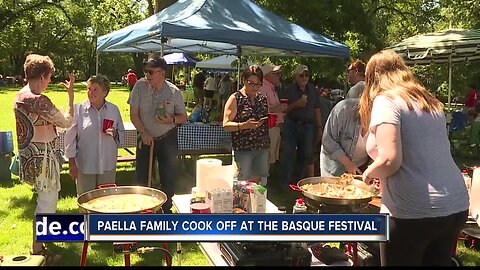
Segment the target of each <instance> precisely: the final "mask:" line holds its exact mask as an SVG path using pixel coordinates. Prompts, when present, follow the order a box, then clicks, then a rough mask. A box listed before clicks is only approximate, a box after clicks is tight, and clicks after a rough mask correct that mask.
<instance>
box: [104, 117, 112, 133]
mask: <svg viewBox="0 0 480 270" xmlns="http://www.w3.org/2000/svg"><path fill="white" fill-rule="evenodd" d="M111 127H113V120H111V119H103V127H102V131H103V132H106V131H107V129H109V128H111Z"/></svg>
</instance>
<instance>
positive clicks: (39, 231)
mask: <svg viewBox="0 0 480 270" xmlns="http://www.w3.org/2000/svg"><path fill="white" fill-rule="evenodd" d="M86 217H87V216H85V215H78V214H72V215H60V214H50V215H43V214H40V215H36V217H35V236H36V240H37V241H40V242H81V241H84V240H85V232H84V230H85V224H86V222H85V220H86Z"/></svg>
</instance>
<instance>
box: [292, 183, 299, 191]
mask: <svg viewBox="0 0 480 270" xmlns="http://www.w3.org/2000/svg"><path fill="white" fill-rule="evenodd" d="M289 186H290V188H291V189H292V190H295V191H302V189H301V188H299V187H298V186H297V185H294V184H290V185H289Z"/></svg>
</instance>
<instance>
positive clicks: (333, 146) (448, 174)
mask: <svg viewBox="0 0 480 270" xmlns="http://www.w3.org/2000/svg"><path fill="white" fill-rule="evenodd" d="M166 69H167V64H166V62H165V60H164V59H163V58H162V57H158V56H157V57H152V58H150V59H149V60H148V61H147V62H146V67H145V77H144V78H141V79H138V80H137V81H136V82H135V84H134V85H133V87H132V89H131V92H130V97H129V100H128V103H129V105H130V120H131V122H132V123H133V125H134V126H135V128H136V130H137V132H138V144H137V149H136V156H137V162H136V183H137V184H138V185H140V186H146V185H148V180H149V177H150V176H149V171H150V169H151V168H149V160H150V159H151V156H150V155H152V154H153V156H154V157H156V158H157V159H158V161H159V162H158V167H159V168H158V172H159V174H160V182H161V186H162V187H161V189H162V191H163V192H165V194H166V195H167V202H166V203H165V204H164V205H163V211H164V212H166V213H171V206H172V201H171V198H172V196H173V195H174V191H175V183H176V177H177V168H176V164H177V161H176V157H177V152H178V139H177V126H178V125H181V124H183V123H185V122H186V121H187V113H186V108H185V103H184V100H183V97H182V93H181V91H180V90H179V89H178V88H177V87H176V86H175V85H174V84H172V83H170V82H168V81H167V80H166V75H165V71H166ZM24 70H25V76H26V78H27V84H26V85H25V86H24V87H23V88H22V89H21V90H20V91H19V92H18V94H17V96H16V98H15V107H14V111H15V117H16V124H17V139H18V145H19V154H20V179H21V180H22V181H24V182H27V183H30V184H32V185H33V186H34V187H35V191H36V198H37V199H36V201H37V207H36V210H35V213H55V211H56V204H57V201H58V192H59V190H60V188H61V187H60V181H59V178H60V162H61V157H59V154H58V153H59V152H60V151H59V150H60V149H56V144H55V140H56V137H57V136H56V127H63V128H67V129H68V132H67V146H66V156H67V158H69V165H70V175H71V177H72V179H73V180H75V181H76V186H77V193H78V195H79V194H81V193H83V192H87V191H89V190H92V189H94V188H95V187H96V186H98V185H99V184H102V183H105V182H109V181H115V180H114V179H115V165H116V156H117V149H118V147H120V146H121V145H122V143H123V137H124V127H123V121H122V118H121V116H120V113H119V110H118V108H117V106H115V105H114V104H112V103H110V102H108V101H106V97H107V95H108V93H109V89H110V82H109V81H108V79H107V78H106V77H104V76H101V75H99V76H92V77H91V78H90V79H89V80H88V81H87V100H86V101H84V102H82V103H78V104H75V105H74V100H73V82H74V81H75V78H74V76H73V75H71V76H70V79H69V80H68V81H66V82H64V83H62V85H63V86H64V87H65V88H66V89H67V93H68V104H67V110H66V112H61V111H60V110H58V109H57V107H56V106H55V105H54V104H53V103H52V102H51V101H50V99H49V98H48V97H46V96H45V95H43V94H42V92H43V91H45V89H46V88H47V86H48V84H49V83H50V77H51V75H52V74H53V72H54V70H55V69H54V65H53V62H52V61H51V59H50V58H48V57H47V56H41V55H34V54H32V55H29V56H28V57H27V59H26V61H25V65H24ZM347 72H348V75H347V76H348V80H349V82H350V84H351V86H352V87H351V88H350V89H349V91H348V92H347V93H346V98H345V99H344V100H342V101H340V102H332V101H331V100H330V99H328V98H326V95H328V93H327V91H325V89H324V88H321V87H316V86H315V85H314V84H313V83H312V82H311V81H310V80H311V70H310V69H309V67H308V66H306V65H298V66H297V67H296V68H295V69H294V72H293V74H292V83H291V84H289V85H287V86H286V87H285V88H284V91H282V92H280V91H278V87H277V86H278V85H279V84H280V81H281V78H282V66H280V65H275V64H271V63H270V64H266V65H263V66H258V65H251V66H249V67H248V68H246V69H245V70H244V71H243V73H242V75H241V78H240V80H241V82H240V84H241V85H242V87H241V88H240V89H239V90H238V91H232V89H236V83H235V82H232V81H230V78H229V77H228V74H225V76H224V77H223V78H215V77H214V74H210V75H209V77H208V78H205V77H206V76H204V75H205V74H203V73H199V74H203V75H198V74H197V75H198V77H197V76H195V77H194V79H193V85H194V92H195V99H196V102H198V103H197V104H204V105H207V106H212V104H213V103H212V100H211V99H212V97H213V94H212V93H211V92H209V91H220V97H221V99H220V100H219V101H218V104H220V106H222V108H221V109H222V110H223V127H224V129H225V130H226V131H227V132H231V134H232V148H233V156H234V161H235V162H236V165H237V168H238V176H237V178H238V180H249V181H255V182H259V183H261V184H263V185H267V186H269V187H270V186H272V187H274V186H276V187H280V188H281V189H282V191H283V189H288V184H296V183H297V182H298V181H299V180H301V179H303V178H305V177H310V176H340V175H342V174H343V173H345V172H348V173H351V174H359V175H362V177H363V180H364V181H365V182H367V183H368V184H370V183H371V180H372V179H379V180H380V183H381V186H382V203H381V208H380V212H381V213H388V214H389V215H390V232H389V233H390V241H389V242H386V243H381V248H380V251H381V263H382V265H450V257H451V251H452V250H453V247H454V245H455V244H456V236H457V235H458V233H459V232H460V229H461V227H462V225H463V224H464V223H465V221H466V218H467V212H468V208H469V200H468V193H467V190H466V187H465V185H464V181H463V178H462V175H461V173H460V170H459V169H458V167H457V166H456V164H455V162H454V160H453V158H452V155H451V153H450V148H449V145H450V144H449V141H448V135H447V130H446V128H445V127H446V118H445V114H444V113H443V104H442V103H441V102H440V101H438V100H437V99H436V98H435V97H434V96H433V95H431V94H430V93H429V92H428V91H427V89H426V88H425V87H424V86H422V85H421V84H420V83H419V82H418V81H417V80H416V78H415V77H414V75H413V73H412V72H411V71H410V69H409V68H408V67H407V66H406V65H405V63H404V61H403V60H402V58H401V57H400V56H399V55H398V54H396V53H395V52H393V51H391V50H384V51H381V52H379V53H377V54H375V55H373V56H372V57H371V59H370V60H369V61H368V63H367V64H366V65H365V63H363V62H362V61H354V62H352V63H351V64H350V65H349V67H348V71H347ZM229 81H230V82H229ZM218 87H219V88H218ZM217 89H218V90H217ZM204 90H205V91H204ZM223 104H225V105H224V106H223ZM332 107H333V108H332ZM272 117H273V118H274V119H275V121H273V124H272V122H271V121H270V120H271V118H272ZM273 164H279V165H280V171H281V173H280V177H279V178H277V179H271V178H270V175H271V169H272V165H273ZM315 165H318V167H319V168H318V170H319V172H316V171H315V169H314V167H315ZM31 253H32V254H42V255H45V256H49V257H53V258H54V257H55V256H54V255H52V254H51V253H49V251H48V250H47V249H46V248H45V246H44V245H43V244H42V243H36V242H33V245H32V250H31Z"/></svg>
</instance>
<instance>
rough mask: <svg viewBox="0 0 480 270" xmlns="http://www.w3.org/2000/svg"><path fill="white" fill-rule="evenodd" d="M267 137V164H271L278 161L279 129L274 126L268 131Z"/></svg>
mask: <svg viewBox="0 0 480 270" xmlns="http://www.w3.org/2000/svg"><path fill="white" fill-rule="evenodd" d="M268 135H269V136H270V149H269V151H268V163H269V164H273V163H275V162H277V160H279V159H280V141H281V140H280V127H279V126H276V127H273V128H270V129H268Z"/></svg>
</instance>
